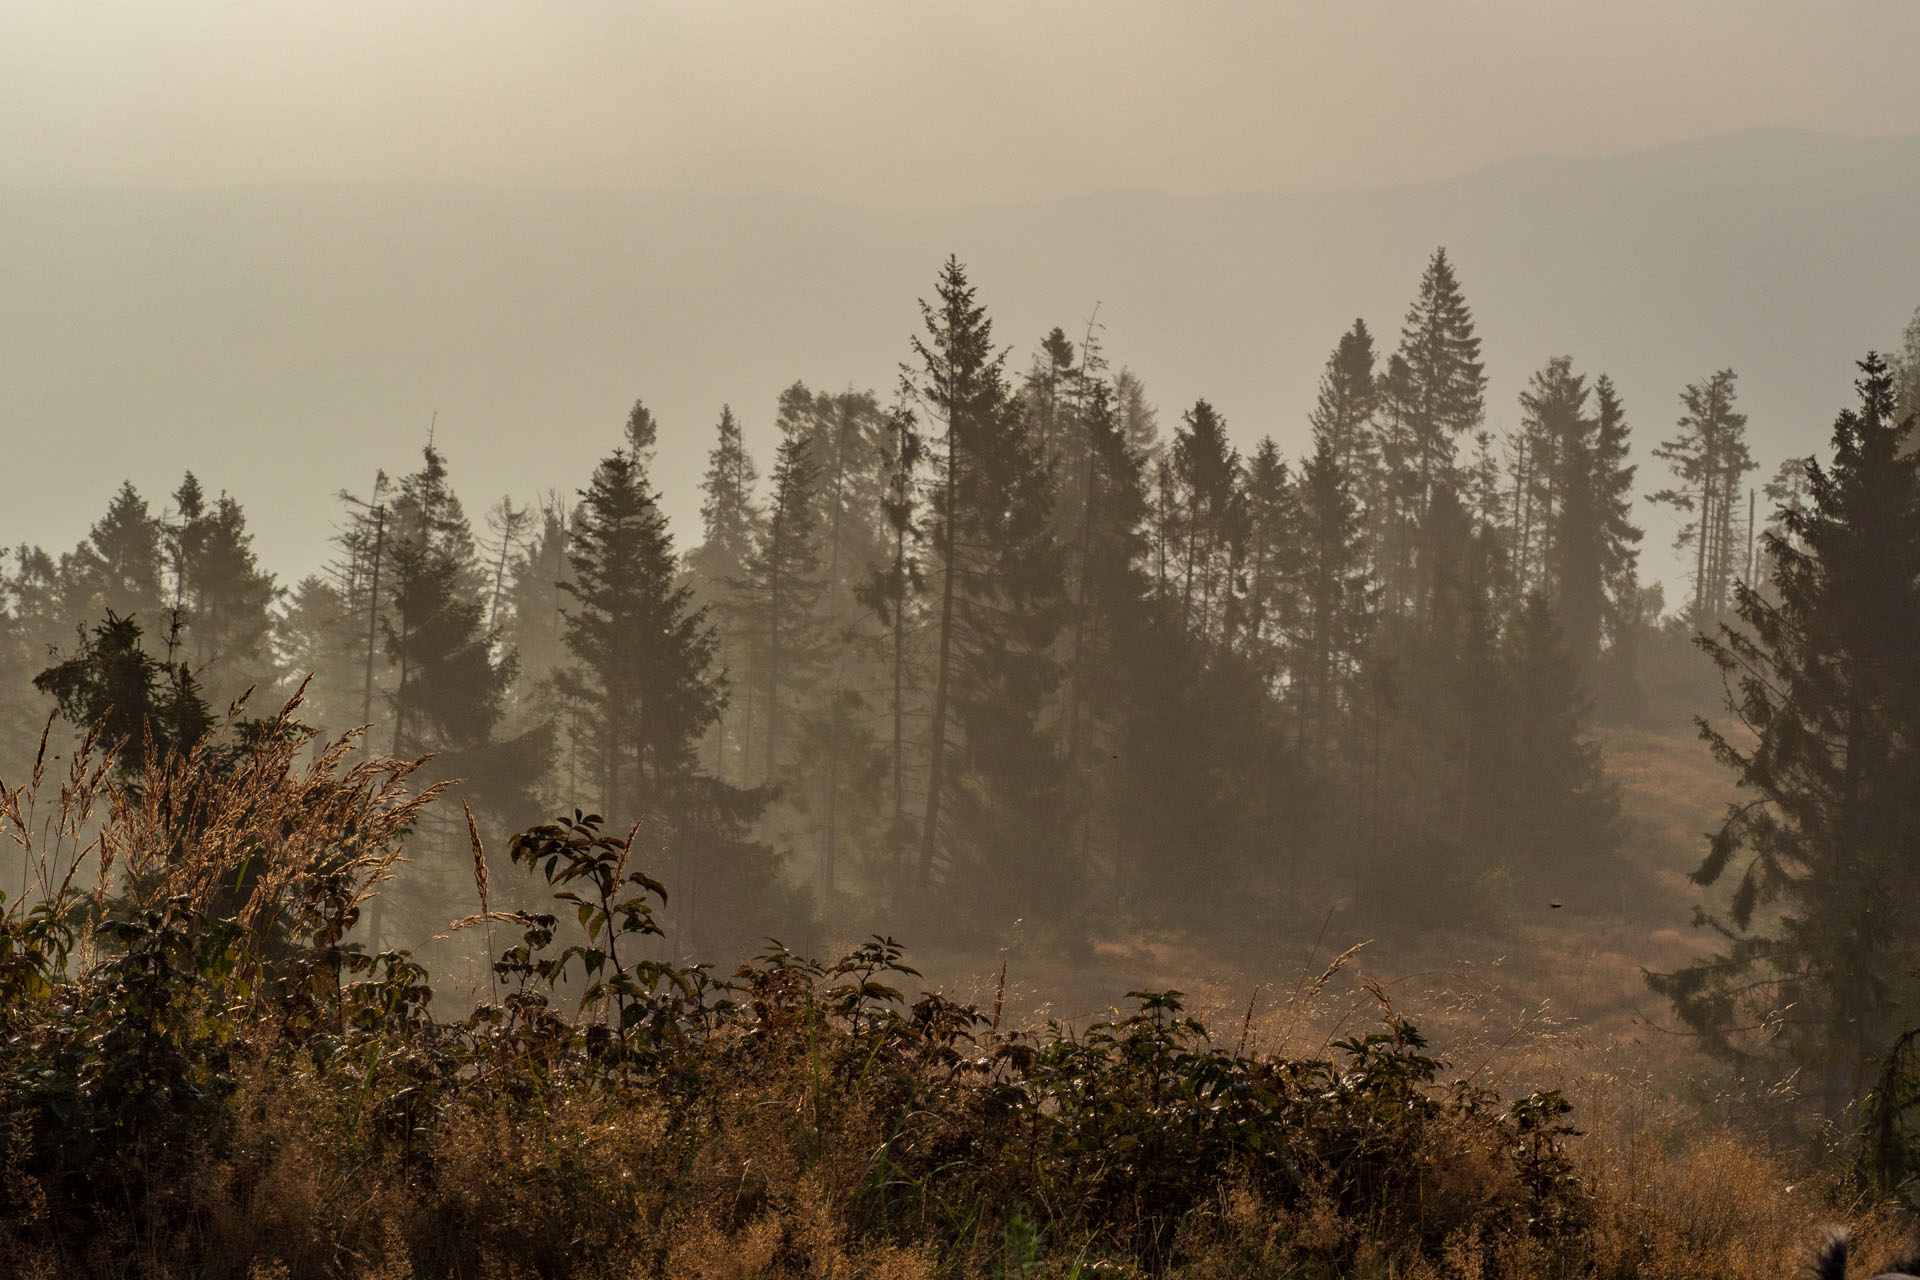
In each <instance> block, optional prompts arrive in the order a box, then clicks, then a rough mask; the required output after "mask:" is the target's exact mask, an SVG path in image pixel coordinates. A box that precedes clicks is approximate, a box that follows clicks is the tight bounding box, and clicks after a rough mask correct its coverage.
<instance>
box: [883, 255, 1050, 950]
mask: <svg viewBox="0 0 1920 1280" xmlns="http://www.w3.org/2000/svg"><path fill="white" fill-rule="evenodd" d="M937 297H938V301H937V303H933V304H929V303H925V302H923V303H922V304H921V311H922V317H923V320H924V324H925V334H924V336H917V337H916V338H915V339H914V341H913V350H914V354H915V357H916V359H917V362H918V363H917V364H916V365H915V366H910V367H904V368H903V370H902V382H903V391H904V392H905V393H906V394H907V395H908V396H909V397H910V398H911V399H912V400H914V401H916V402H918V403H919V404H921V405H924V406H925V407H926V409H927V412H928V416H929V417H930V418H931V419H932V421H933V423H934V425H935V427H936V428H937V430H936V433H935V434H934V436H933V439H934V440H935V441H936V443H935V446H934V448H933V451H932V458H931V461H932V462H933V465H934V468H935V483H934V493H933V502H932V516H933V530H932V532H933V537H932V546H933V551H934V554H935V556H936V558H937V574H938V577H937V582H938V587H937V588H936V589H937V592H938V604H937V614H936V617H935V619H934V621H933V627H934V633H933V637H932V639H933V643H934V646H935V653H934V666H933V673H932V674H933V682H934V687H933V705H932V708H931V717H930V720H931V722H930V735H929V736H930V742H929V765H928V783H927V793H926V808H925V816H924V819H923V822H922V825H921V847H920V859H919V868H918V870H919V878H920V882H921V884H922V886H923V887H926V888H931V887H932V885H933V883H934V876H935V872H936V869H937V866H938V865H939V861H940V855H941V854H942V853H944V854H945V855H946V858H945V862H946V868H947V872H948V883H947V888H948V889H949V891H954V890H964V891H965V892H966V893H967V895H968V896H967V898H966V899H965V900H963V901H962V902H961V903H960V904H959V905H960V908H961V915H962V916H963V920H962V921H956V923H970V924H974V925H978V924H979V923H980V922H981V921H982V920H983V918H984V917H985V913H987V912H990V911H992V910H994V909H995V907H994V904H993V902H992V901H991V900H990V897H989V894H990V893H991V894H1004V893H1006V892H1007V891H1008V886H1012V889H1013V891H1014V892H1016V893H1024V894H1025V895H1026V896H1024V897H1022V898H1021V900H1022V901H1027V902H1033V903H1040V904H1045V905H1047V906H1049V907H1054V908H1059V907H1063V906H1064V905H1065V904H1067V903H1068V902H1070V901H1071V900H1072V898H1073V897H1074V883H1073V882H1074V879H1075V877H1074V874H1073V869H1072V867H1071V866H1070V865H1069V864H1068V862H1067V860H1066V858H1065V857H1064V856H1063V851H1062V848H1061V841H1060V839H1059V836H1060V834H1061V832H1060V821H1061V817H1062V812H1061V807H1060V787H1061V769H1060V761H1059V758H1058V755H1057V753H1056V752H1055V750H1054V747H1053V742H1052V740H1051V739H1050V738H1049V736H1048V735H1047V734H1045V733H1044V731H1043V730H1042V727H1041V723H1040V717H1041V714H1042V712H1043V710H1044V709H1045V708H1046V707H1048V706H1049V704H1050V702H1051V695H1052V693H1053V689H1054V686H1055V684H1056V681H1057V678H1058V672H1057V669H1056V665H1055V662H1054V659H1053V656H1052V653H1051V648H1052V646H1053V643H1054V640H1055V637H1056V635H1057V632H1058V630H1059V627H1060V624H1061V620H1062V617H1061V615H1062V603H1063V602H1062V598H1061V597H1062V587H1061V565H1060V562H1059V557H1058V554H1057V549H1056V547H1055V545H1054V543H1053V541H1052V538H1051V536H1050V533H1051V516H1052V500H1053V482H1052V474H1051V469H1050V468H1049V467H1048V466H1047V464H1046V460H1045V459H1044V458H1043V457H1042V456H1041V455H1040V452H1039V450H1038V447H1037V445H1036V444H1035V442H1034V441H1033V440H1032V439H1031V438H1030V437H1029V436H1028V435H1027V433H1026V432H1025V431H1024V430H1022V424H1021V422H1020V419H1019V418H1018V416H1017V415H1016V414H1015V413H1014V412H1013V406H1012V405H1011V403H1010V397H1009V396H1008V393H1007V388H1006V382H1005V378H1004V375H1003V371H1002V366H1003V363H1004V359H1005V357H1004V353H996V352H995V351H994V349H993V335H992V325H991V323H990V321H989V320H988V319H987V316H986V311H985V309H984V308H983V307H981V306H980V305H979V303H977V302H976V301H975V299H974V291H973V288H972V286H971V285H969V284H968V282H967V278H966V272H965V270H964V268H962V267H961V265H960V264H959V262H958V261H957V260H955V259H953V258H949V259H948V260H947V263H946V266H945V267H944V268H943V270H942V272H941V276H940V281H939V286H938V294H937ZM989 886H992V888H991V889H990V888H989Z"/></svg>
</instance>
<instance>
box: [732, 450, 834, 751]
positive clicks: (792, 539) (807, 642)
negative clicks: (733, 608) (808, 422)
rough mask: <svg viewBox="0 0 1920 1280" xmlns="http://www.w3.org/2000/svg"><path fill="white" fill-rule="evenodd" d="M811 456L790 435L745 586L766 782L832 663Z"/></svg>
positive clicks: (744, 612) (777, 460) (744, 614)
mask: <svg viewBox="0 0 1920 1280" xmlns="http://www.w3.org/2000/svg"><path fill="white" fill-rule="evenodd" d="M811 453H812V450H811V448H810V445H809V442H808V440H807V438H806V437H805V436H801V435H791V436H788V437H787V438H786V439H785V440H783V441H781V442H780V448H779V450H778V452H777V453H776V454H775V457H774V466H773V475H772V477H771V480H772V492H771V494H770V495H769V500H768V503H767V522H766V529H765V532H764V534H763V535H762V537H761V539H760V545H759V546H757V547H755V548H754V550H753V553H752V555H751V556H750V557H749V558H748V561H747V567H746V578H745V581H744V583H743V584H742V586H743V596H744V600H743V603H742V605H741V622H742V623H743V624H744V627H745V633H746V636H747V640H748V643H749V645H751V646H752V653H753V663H752V665H753V669H754V670H755V671H756V672H757V673H758V682H759V692H760V693H761V695H762V696H763V698H764V701H763V703H762V705H763V706H764V708H765V711H764V715H763V716H762V723H763V725H764V729H763V734H764V736H763V738H762V744H763V745H762V750H761V755H760V769H759V775H758V776H759V777H760V778H762V779H763V780H767V781H772V780H774V779H776V778H778V777H779V776H780V774H781V772H782V771H783V770H784V769H785V767H786V764H787V750H786V748H787V743H786V740H785V737H784V734H785V731H786V729H787V727H788V724H789V722H790V720H791V719H792V718H793V717H795V716H796V715H798V714H800V713H801V712H802V711H803V710H804V709H805V704H806V700H807V699H808V698H809V697H810V696H811V695H812V694H813V693H814V692H815V687H816V685H817V683H818V681H819V678H820V674H821V669H822V664H823V661H824V660H825V658H826V656H827V652H826V651H827V641H828V637H827V634H826V631H825V628H824V625H823V619H822V616H821V596H822V590H821V588H822V586H823V583H822V582H821V578H820V559H821V557H820V529H819V512H818V509H817V503H818V500H819V494H818V485H819V478H820V477H819V471H818V469H817V468H815V466H814V464H813V459H812V456H811ZM749 755H751V744H749Z"/></svg>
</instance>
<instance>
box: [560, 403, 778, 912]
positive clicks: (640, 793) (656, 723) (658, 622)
mask: <svg viewBox="0 0 1920 1280" xmlns="http://www.w3.org/2000/svg"><path fill="white" fill-rule="evenodd" d="M576 511H577V518H576V521H575V525H574V529H573V535H572V539H571V543H570V546H569V549H568V557H567V558H568V567H569V570H570V576H569V579H568V581H566V582H564V583H562V584H561V590H562V591H563V592H565V593H566V595H567V597H568V600H569V603H568V606H567V609H566V645H567V650H568V653H569V654H570V655H571V657H572V662H571V663H570V664H569V665H568V666H567V667H566V668H564V669H563V670H562V671H561V672H560V673H559V674H558V676H557V677H556V685H557V687H558V690H559V692H560V694H561V696H562V697H563V698H564V699H565V700H566V701H567V702H568V703H569V704H571V706H572V708H573V710H574V712H575V715H576V719H577V723H578V724H579V726H580V729H579V739H580V746H581V747H582V748H583V749H584V754H585V755H586V765H587V768H588V771H589V773H590V778H589V780H588V782H587V784H586V785H587V788H588V794H587V795H586V796H583V797H581V798H582V799H583V800H585V801H586V803H587V804H588V805H590V806H591V807H594V808H596V809H598V810H599V811H600V812H602V813H604V814H606V815H607V816H608V817H609V818H610V819H611V825H613V826H616V827H619V828H621V829H625V827H626V826H627V824H629V823H634V822H638V823H641V824H642V825H641V832H642V835H643V836H644V841H643V843H644V844H645V846H646V848H647V850H648V853H649V856H650V857H651V858H652V859H653V863H654V865H655V866H657V867H658V868H659V869H660V870H661V871H662V872H663V873H664V874H663V875H662V878H663V879H665V880H667V881H668V882H669V883H670V884H671V885H672V886H673V892H674V897H673V904H674V910H675V920H676V932H677V934H678V935H679V939H680V943H681V945H682V947H683V948H695V947H702V946H712V945H716V944H724V945H732V944H735V943H741V942H744V941H746V940H748V939H750V938H753V937H760V936H764V935H765V934H766V933H767V932H768V931H769V930H771V929H782V930H790V929H791V928H792V927H793V926H794V924H795V923H796V922H797V921H798V920H799V915H798V913H797V912H796V910H795V908H794V907H793V906H792V904H791V903H790V902H787V901H785V899H784V895H783V893H782V891H781V889H780V886H779V882H778V878H777V873H776V868H775V865H774V861H773V859H772V856H771V855H770V854H769V853H768V851H767V850H766V849H765V848H763V847H762V846H760V845H758V844H756V843H754V842H753V841H751V840H749V839H747V838H746V835H745V831H746V827H747V825H748V824H749V823H751V822H752V821H754V820H755V819H756V818H757V817H758V816H759V814H760V812H761V809H762V808H763V806H764V803H765V799H764V796H763V795H762V794H761V793H759V792H757V791H746V790H742V789H740V788H737V787H733V786H729V785H727V784H726V783H724V782H721V781H719V780H718V779H715V778H714V777H712V776H711V775H709V774H707V773H705V772H704V771H703V770H701V768H700V767H699V760H698V755H697V752H698V747H699V743H700V740H701V738H702V736H703V735H704V734H705V733H706V732H707V730H708V728H709V727H710V726H711V725H712V724H713V721H714V719H715V718H716V717H717V716H718V715H719V713H720V708H721V706H722V704H723V702H724V700H725V690H724V688H723V687H722V684H721V681H720V677H719V676H718V674H717V673H716V672H715V671H714V670H713V660H714V654H715V649H716V646H717V640H716V637H715V635H714V630H713V627H712V626H711V625H710V624H709V623H708V621H707V614H706V610H705V609H704V608H702V607H700V606H698V605H697V604H696V603H695V601H694V599H693V588H692V586H691V585H690V584H687V583H685V582H681V581H680V580H679V574H678V572H677V570H678V564H677V558H676V556H675V555H674V550H673V539H672V536H671V535H670V533H669V532H668V530H667V523H666V517H665V516H664V515H663V514H662V513H661V511H660V507H659V499H658V496H657V495H656V494H655V493H654V491H653V489H652V487H651V486H650V485H649V484H648V482H647V471H646V467H645V464H644V463H643V462H642V460H641V458H640V456H639V455H638V453H637V451H636V450H635V449H634V448H632V447H631V440H630V441H629V447H623V448H620V449H616V450H615V451H614V452H613V453H611V454H609V455H608V456H607V457H606V458H604V459H603V460H602V461H601V462H600V464H599V466H598V467H596V468H595V469H594V473H593V477H592V479H591V481H590V482H589V483H588V485H587V487H586V488H585V489H584V490H582V491H581V493H580V503H579V506H578V508H577V509H576Z"/></svg>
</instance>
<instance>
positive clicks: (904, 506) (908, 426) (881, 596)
mask: <svg viewBox="0 0 1920 1280" xmlns="http://www.w3.org/2000/svg"><path fill="white" fill-rule="evenodd" d="M924 452H925V444H924V442H923V441H922V440H921V439H920V433H919V430H918V425H917V424H916V422H915V421H914V416H913V412H912V410H910V409H908V408H907V406H906V405H904V404H900V405H896V406H894V408H893V409H892V410H891V411H890V412H889V413H888V414H887V428H886V436H885V444H884V446H883V449H882V458H883V460H884V470H883V474H884V477H885V483H884V488H883V491H882V492H883V495H884V496H883V497H882V498H881V500H880V512H881V519H882V522H883V525H884V527H885V530H886V543H887V546H886V553H885V554H886V559H885V561H884V563H883V564H882V565H876V566H875V567H874V568H873V569H872V570H871V571H870V572H871V576H870V578H869V580H868V583H867V586H866V589H865V590H864V591H863V592H862V593H861V596H860V599H861V602H862V603H864V604H865V605H866V606H867V607H868V608H869V609H871V610H873V613H874V616H875V617H876V619H877V620H878V621H879V623H880V625H881V626H882V627H884V628H885V631H886V637H885V641H884V650H885V656H884V658H883V661H884V663H885V667H886V680H887V686H888V698H887V719H888V723H889V726H890V731H889V736H888V741H887V780H888V794H889V797H890V807H889V814H890V817H889V821H888V824H887V846H888V853H889V859H888V864H887V875H888V879H889V889H890V891H891V892H892V894H893V895H895V896H896V897H897V896H898V895H899V894H900V893H901V892H902V891H903V890H904V888H905V880H906V868H905V859H906V854H907V850H908V849H909V848H910V847H911V844H912V840H913V834H914V833H913V832H912V830H911V829H910V827H911V823H910V820H909V818H908V814H907V787H906V774H907V752H908V741H907V699H908V697H909V696H910V693H911V683H912V677H911V674H910V658H909V653H908V641H909V639H910V638H911V637H912V635H913V628H914V622H915V614H916V613H917V611H918V608H919V604H920V601H921V598H922V597H923V596H924V594H925V592H926V589H927V582H926V578H925V576H924V575H923V574H922V572H921V566H920V542H921V538H922V536H923V533H924V530H923V529H922V525H921V514H922V513H921V503H920V499H919V483H918V482H919V474H920V466H921V462H922V459H923V457H924Z"/></svg>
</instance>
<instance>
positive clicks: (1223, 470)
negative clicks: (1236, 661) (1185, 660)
mask: <svg viewBox="0 0 1920 1280" xmlns="http://www.w3.org/2000/svg"><path fill="white" fill-rule="evenodd" d="M1173 477H1174V481H1175V484H1176V486H1177V487H1176V491H1175V501H1176V503H1177V507H1176V511H1177V515H1176V516H1175V517H1174V526H1173V527H1174V529H1175V531H1176V536H1177V537H1178V539H1179V543H1180V546H1179V548H1178V552H1177V554H1178V555H1179V557H1180V610H1181V616H1182V617H1183V618H1184V619H1185V621H1186V623H1187V625H1188V626H1189V627H1191V628H1193V629H1194V631H1195V632H1197V633H1198V634H1200V635H1201V636H1203V637H1206V638H1209V639H1211V638H1212V637H1213V635H1214V630H1215V626H1216V624H1217V621H1218V619H1219V617H1220V613H1221V609H1222V606H1224V605H1225V603H1226V595H1227V593H1228V592H1229V591H1230V590H1231V578H1230V575H1229V574H1228V573H1227V563H1226V557H1227V552H1228V550H1229V548H1230V543H1231V537H1230V535H1231V533H1232V532H1233V529H1234V525H1235V522H1236V520H1237V518H1238V516H1239V512H1238V509H1237V507H1238V500H1239V484H1238V481H1239V477H1240V455H1239V453H1238V452H1237V451H1236V450H1235V449H1234V448H1233V446H1232V445H1231V444H1229V443H1228V441H1227V424H1226V420H1225V419H1224V418H1222V417H1221V416H1220V414H1219V413H1218V412H1216V411H1215V410H1214V407H1213V406H1212V405H1210V404H1208V403H1207V402H1206V401H1205V400H1197V401H1195V402H1194V406H1193V408H1191V409H1189V410H1187V412H1186V413H1184V414H1182V415H1181V417H1180V427H1179V429H1178V430H1176V431H1175V432H1174V437H1173Z"/></svg>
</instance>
